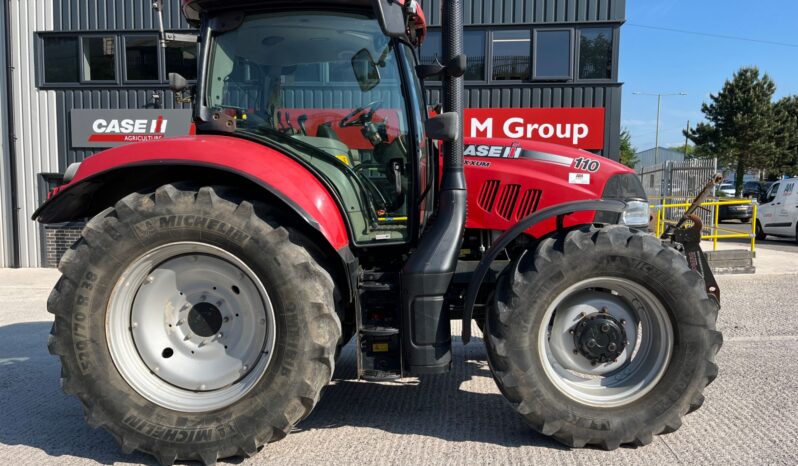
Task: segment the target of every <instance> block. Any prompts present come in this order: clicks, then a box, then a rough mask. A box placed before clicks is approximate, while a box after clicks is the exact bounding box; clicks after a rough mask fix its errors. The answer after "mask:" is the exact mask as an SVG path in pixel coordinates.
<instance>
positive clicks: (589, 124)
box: [465, 108, 604, 149]
mask: <svg viewBox="0 0 798 466" xmlns="http://www.w3.org/2000/svg"><path fill="white" fill-rule="evenodd" d="M465 135H466V137H487V138H508V139H526V140H530V141H541V142H550V143H554V144H560V145H563V146H571V147H577V148H579V149H602V148H603V147H604V109H603V108H467V109H465Z"/></svg>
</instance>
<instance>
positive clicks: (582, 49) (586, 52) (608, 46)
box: [579, 28, 612, 79]
mask: <svg viewBox="0 0 798 466" xmlns="http://www.w3.org/2000/svg"><path fill="white" fill-rule="evenodd" d="M611 78H612V28H583V29H581V30H580V31H579V79H611Z"/></svg>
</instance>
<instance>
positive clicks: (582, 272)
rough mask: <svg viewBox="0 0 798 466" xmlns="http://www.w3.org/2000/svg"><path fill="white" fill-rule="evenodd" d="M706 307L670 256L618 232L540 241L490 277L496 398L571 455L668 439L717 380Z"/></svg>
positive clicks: (714, 335) (700, 290) (711, 318)
mask: <svg viewBox="0 0 798 466" xmlns="http://www.w3.org/2000/svg"><path fill="white" fill-rule="evenodd" d="M717 312H718V306H717V303H716V301H715V300H714V299H713V298H710V297H708V296H707V293H706V291H705V289H704V282H703V280H702V279H701V277H700V276H699V275H698V274H697V273H695V272H693V271H691V270H690V269H689V268H688V266H687V263H686V261H685V260H684V258H683V257H682V256H680V255H679V254H678V253H677V252H676V251H675V250H673V249H672V248H669V247H666V246H663V245H662V244H661V242H660V241H659V240H657V239H656V238H654V237H653V236H650V235H646V234H643V233H640V232H636V231H633V230H630V229H629V228H627V227H624V226H618V225H613V226H607V227H604V228H596V227H584V228H581V229H578V230H574V231H570V232H568V233H567V235H564V236H556V237H552V238H548V239H545V240H543V241H542V242H541V243H540V244H539V246H538V248H537V250H536V251H531V250H530V251H527V252H526V253H525V254H524V255H523V256H522V257H520V258H519V259H518V260H516V261H515V262H514V263H513V264H511V265H510V266H508V267H507V269H506V270H505V271H504V272H503V273H502V275H501V276H500V278H499V283H498V287H497V290H496V294H495V297H494V300H493V303H492V306H491V308H490V309H489V313H488V319H487V328H486V335H485V341H486V345H487V350H488V361H489V363H490V367H491V370H492V371H493V375H494V377H495V379H496V382H497V384H498V385H499V388H500V390H501V391H502V393H503V394H504V395H505V397H506V398H507V399H508V400H509V401H510V403H511V404H512V405H513V406H514V407H515V409H516V410H517V411H518V412H519V413H520V414H521V415H523V416H524V418H525V419H526V420H527V421H528V422H529V423H530V425H531V426H532V427H533V428H535V429H536V430H537V431H539V432H542V433H543V434H545V435H550V436H553V437H554V438H555V439H557V440H559V441H560V442H562V443H564V444H566V445H568V446H571V447H582V446H585V445H590V444H592V445H598V446H600V447H603V448H606V449H614V448H617V447H618V446H620V445H621V444H625V443H635V444H647V443H649V442H651V440H652V436H653V435H655V434H660V433H667V432H671V431H674V430H676V429H678V428H679V426H680V425H681V422H682V421H681V418H682V416H684V415H685V414H686V413H688V412H690V411H692V410H694V409H697V408H698V407H700V406H701V404H702V403H703V401H704V397H703V396H702V391H703V389H704V387H705V386H707V385H708V384H709V383H710V382H712V380H713V379H714V378H715V376H716V375H717V366H716V365H715V354H716V352H717V351H718V349H719V348H720V346H721V343H722V336H721V334H720V333H719V332H717V331H715V320H716V318H717Z"/></svg>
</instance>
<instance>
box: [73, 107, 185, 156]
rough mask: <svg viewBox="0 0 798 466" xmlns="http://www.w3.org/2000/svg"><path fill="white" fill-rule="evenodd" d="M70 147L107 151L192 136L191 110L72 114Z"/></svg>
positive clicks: (113, 111) (108, 111) (76, 112)
mask: <svg viewBox="0 0 798 466" xmlns="http://www.w3.org/2000/svg"><path fill="white" fill-rule="evenodd" d="M69 116H70V123H71V126H72V128H71V139H72V140H71V142H72V147H73V148H75V149H79V148H106V147H114V146H119V145H122V144H132V143H134V142H145V141H157V140H160V139H163V138H169V137H177V136H185V135H188V134H191V110H158V109H142V110H72V111H70V115H69Z"/></svg>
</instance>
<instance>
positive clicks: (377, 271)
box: [34, 0, 722, 464]
mask: <svg viewBox="0 0 798 466" xmlns="http://www.w3.org/2000/svg"><path fill="white" fill-rule="evenodd" d="M441 5H442V11H441V18H442V22H443V31H442V35H443V37H444V40H443V50H442V51H441V55H440V61H439V62H437V63H435V64H432V65H430V64H426V65H419V64H418V61H417V60H418V47H419V45H420V44H421V42H422V41H423V39H424V35H425V32H426V24H425V19H424V14H423V13H422V11H421V9H420V8H419V6H418V4H417V2H416V1H413V0H404V1H403V0H354V1H340V0H326V1H325V0H306V1H305V0H301V1H300V0H294V1H237V0H226V1H211V0H184V1H183V12H184V14H185V16H186V17H187V18H188V20H189V21H190V22H191V23H192V24H195V25H197V27H198V28H199V38H198V41H199V42H200V43H201V50H202V52H201V65H200V73H199V76H200V78H199V79H198V81H197V83H196V86H187V85H186V82H185V80H184V79H182V78H181V77H180V76H178V75H172V76H170V82H171V85H172V88H173V89H174V90H176V91H180V92H181V94H182V96H181V98H182V99H191V100H192V101H193V104H194V121H195V124H196V129H197V131H196V132H197V134H196V135H192V136H189V137H181V138H173V139H164V140H160V141H151V142H143V143H139V144H131V145H127V146H122V147H118V148H114V149H110V150H107V151H105V152H102V153H99V154H96V155H93V156H91V157H89V158H88V159H86V160H85V161H84V162H82V163H81V164H79V165H75V166H72V167H70V168H69V169H68V170H67V173H66V174H65V179H64V181H65V184H64V185H62V186H60V187H59V188H57V189H55V190H54V191H53V192H52V193H51V194H50V198H49V199H48V201H47V202H46V203H45V204H44V205H43V206H42V207H41V208H40V209H39V210H38V211H37V212H36V214H35V216H34V218H36V219H38V220H39V221H41V222H43V223H48V222H63V221H66V220H74V219H84V218H89V219H90V220H89V221H88V223H87V225H86V227H85V229H84V230H83V232H82V238H81V239H80V240H78V241H77V242H76V243H75V244H74V245H73V246H72V248H71V249H70V250H69V251H68V252H67V253H66V254H65V255H64V257H63V259H62V260H61V263H60V265H59V269H60V270H61V272H62V273H63V276H62V277H61V279H60V280H59V282H58V284H57V285H56V287H55V289H54V290H53V292H52V294H51V296H50V299H49V301H48V309H49V310H50V312H52V313H53V314H55V323H54V326H53V331H52V337H51V339H50V342H49V348H50V351H51V352H52V353H53V354H56V355H58V356H59V357H60V359H61V364H62V367H63V368H62V382H63V387H64V390H65V391H66V392H67V393H70V394H73V395H75V396H77V397H78V398H79V399H80V401H81V402H82V404H83V407H84V409H85V414H86V419H87V420H88V422H89V423H90V424H91V425H92V426H102V427H104V428H106V429H107V430H108V431H110V432H111V433H112V434H113V435H114V436H115V437H116V439H117V440H118V441H119V442H120V444H121V446H122V449H123V451H125V452H132V451H134V450H140V451H144V452H147V453H150V454H152V455H154V456H155V457H156V458H157V459H158V460H159V461H160V462H161V463H162V464H171V463H173V462H174V461H176V460H199V461H201V462H203V463H205V464H212V463H214V462H215V461H216V460H217V459H218V458H223V457H229V456H234V455H248V456H251V455H254V454H256V453H257V451H258V449H259V448H260V447H261V446H262V445H264V444H266V443H268V442H272V441H276V440H279V439H280V438H282V437H284V436H285V435H286V434H287V433H288V432H289V431H290V430H291V429H292V428H293V426H294V425H296V424H297V423H298V422H299V421H300V420H302V419H303V418H304V417H306V416H307V415H308V414H309V413H310V411H311V410H312V409H313V407H314V406H315V405H316V403H317V402H318V401H319V398H320V396H321V394H322V390H323V389H324V387H325V385H327V384H328V383H329V382H330V379H331V377H332V375H333V368H334V365H335V360H336V356H337V355H338V352H339V350H340V348H341V347H342V346H343V345H344V344H346V343H347V342H348V341H349V340H350V339H351V338H353V337H354V338H355V339H356V352H357V369H358V376H359V377H360V378H361V379H364V380H371V381H389V380H394V379H399V378H400V377H403V376H408V375H416V376H425V375H427V374H439V373H444V372H446V371H448V370H449V369H450V366H451V365H452V351H451V347H452V334H451V329H450V320H452V319H462V328H463V335H462V341H463V343H467V342H468V341H469V340H470V337H471V323H472V320H475V321H476V323H477V325H479V326H480V327H481V328H482V330H483V334H484V342H485V345H486V347H487V354H488V360H489V363H490V368H491V371H492V373H493V375H494V377H495V380H496V383H497V384H498V386H499V389H500V390H501V392H502V394H504V396H505V397H506V398H507V400H508V401H509V402H510V404H511V405H512V407H513V408H514V409H515V410H516V411H518V412H519V413H520V414H521V415H522V416H523V417H524V418H525V419H526V420H527V421H528V422H529V424H530V425H531V426H532V427H533V428H534V429H536V430H537V431H540V432H542V433H544V434H546V435H550V436H553V437H554V438H556V439H557V440H559V441H560V442H562V443H564V444H566V445H569V446H572V447H582V446H585V445H597V446H600V447H602V448H606V449H614V448H617V447H618V446H619V445H621V444H627V443H631V444H640V445H644V444H647V443H649V442H651V440H652V436H653V435H654V434H660V433H667V432H671V431H674V430H676V429H678V428H679V426H680V424H681V419H682V416H683V415H685V414H686V413H688V412H690V411H692V410H694V409H696V408H698V407H699V406H701V404H702V402H703V396H702V391H703V389H704V387H705V386H706V385H707V384H708V383H710V382H711V381H712V380H713V379H714V378H715V376H716V374H717V366H716V365H715V363H714V360H715V353H716V352H717V351H718V349H719V347H720V345H721V342H722V337H721V334H720V333H719V332H717V331H716V330H715V321H716V318H717V313H718V309H719V301H718V299H717V296H718V292H717V285H716V284H715V283H714V280H712V277H711V274H710V273H709V272H708V270H706V268H705V265H706V263H705V262H704V261H703V260H702V257H703V256H701V254H700V250H699V249H698V246H697V241H696V236H695V231H694V230H688V229H685V228H681V226H680V228H677V229H675V230H672V231H671V232H670V240H669V241H663V240H661V239H657V238H655V237H653V236H651V235H649V234H648V233H646V232H644V231H643V230H644V229H645V228H646V224H647V223H648V220H649V218H648V208H647V203H646V197H645V193H644V191H643V189H642V186H641V184H640V182H639V180H638V179H637V177H636V176H635V175H634V173H632V172H631V171H630V170H629V169H627V168H626V167H623V166H621V165H619V164H617V163H615V162H613V161H611V160H608V159H605V158H602V157H598V156H595V155H594V154H591V153H588V152H584V151H581V150H576V149H570V148H563V147H558V146H553V145H547V144H538V143H531V142H518V141H510V140H499V139H473V140H468V139H466V140H465V141H464V140H463V137H462V133H463V128H462V123H461V119H462V107H463V100H464V99H463V84H462V76H463V73H464V71H465V67H466V59H465V56H464V55H463V53H462V43H463V28H462V4H461V2H460V1H458V0H443V1H441ZM164 38H165V40H168V39H169V38H170V36H169V35H168V34H167V35H165V36H164ZM433 75H441V79H442V81H443V102H442V112H440V114H438V115H436V116H434V117H431V118H430V117H428V115H430V114H431V113H432V112H431V111H430V110H429V108H428V106H427V102H425V94H424V88H423V85H422V82H423V80H424V78H426V77H430V76H433ZM320 77H323V78H324V79H323V80H322V81H323V82H325V83H327V84H325V85H324V86H323V87H320V86H319V85H318V82H319V81H320ZM314 83H315V84H314ZM466 187H468V189H466ZM696 251H697V252H696ZM685 255H686V257H687V259H688V260H686V259H685Z"/></svg>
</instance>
